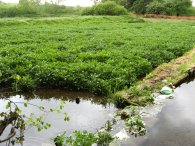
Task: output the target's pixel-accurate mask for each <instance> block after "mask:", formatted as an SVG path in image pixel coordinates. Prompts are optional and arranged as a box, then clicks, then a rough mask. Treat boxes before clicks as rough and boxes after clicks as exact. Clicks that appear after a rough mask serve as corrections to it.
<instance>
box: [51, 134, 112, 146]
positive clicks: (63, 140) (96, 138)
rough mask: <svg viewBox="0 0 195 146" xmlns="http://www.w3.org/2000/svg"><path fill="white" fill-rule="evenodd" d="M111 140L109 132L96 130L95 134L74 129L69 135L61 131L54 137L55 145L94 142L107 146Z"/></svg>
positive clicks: (85, 145)
mask: <svg viewBox="0 0 195 146" xmlns="http://www.w3.org/2000/svg"><path fill="white" fill-rule="evenodd" d="M113 140H114V138H113V137H112V136H111V135H110V133H109V132H98V133H97V135H95V134H93V133H89V132H87V131H83V132H81V131H74V132H73V134H72V135H71V136H69V137H67V136H66V134H65V133H63V134H61V135H58V136H56V137H55V138H54V142H55V145H56V146H67V145H68V146H91V145H92V144H94V143H96V144H97V145H98V146H108V145H109V143H110V142H112V141H113Z"/></svg>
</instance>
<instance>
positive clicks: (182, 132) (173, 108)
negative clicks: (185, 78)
mask: <svg viewBox="0 0 195 146" xmlns="http://www.w3.org/2000/svg"><path fill="white" fill-rule="evenodd" d="M121 145H123V146H129V145H131V146H195V81H193V82H190V83H185V84H182V85H181V86H180V87H178V88H177V89H176V93H175V98H174V99H167V101H166V102H165V106H164V107H163V108H162V111H161V112H160V113H159V114H158V116H157V120H156V122H155V124H153V126H151V127H150V126H149V127H148V134H147V135H146V136H144V137H139V138H130V139H129V140H127V141H126V142H123V143H122V144H121Z"/></svg>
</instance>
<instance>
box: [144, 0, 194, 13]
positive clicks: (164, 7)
mask: <svg viewBox="0 0 195 146" xmlns="http://www.w3.org/2000/svg"><path fill="white" fill-rule="evenodd" d="M191 6H192V2H191V0H163V1H159V0H153V1H152V2H151V3H149V4H148V5H147V8H146V13H149V14H164V15H176V16H181V15H186V14H187V13H188V12H189V8H190V7H191Z"/></svg>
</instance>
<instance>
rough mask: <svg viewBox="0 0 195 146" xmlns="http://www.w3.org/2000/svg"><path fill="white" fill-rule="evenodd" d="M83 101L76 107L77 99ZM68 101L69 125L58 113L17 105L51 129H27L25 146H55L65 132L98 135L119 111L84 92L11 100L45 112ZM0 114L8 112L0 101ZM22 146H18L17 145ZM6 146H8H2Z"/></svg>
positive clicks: (42, 93) (43, 92) (57, 92)
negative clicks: (63, 101)
mask: <svg viewBox="0 0 195 146" xmlns="http://www.w3.org/2000/svg"><path fill="white" fill-rule="evenodd" d="M77 97H78V98H80V103H79V104H77V103H76V101H75V99H76V98H77ZM59 99H61V100H65V101H66V104H65V105H64V108H63V110H62V113H64V112H67V113H68V116H69V118H70V121H69V122H64V115H63V114H57V113H56V112H53V113H51V112H42V111H40V110H39V109H38V108H37V107H35V106H30V105H28V107H27V108H26V107H24V106H23V104H18V105H19V107H20V108H21V109H22V111H23V112H24V113H25V114H26V115H29V114H30V113H34V114H35V116H43V117H44V120H45V121H47V122H49V123H50V124H51V125H52V126H51V128H49V129H48V130H43V131H41V132H37V130H36V129H35V128H33V127H31V126H27V127H26V130H25V141H24V142H23V145H24V146H52V145H54V144H53V141H52V140H51V138H54V137H55V136H56V135H57V134H59V133H63V132H64V131H66V133H67V134H70V133H71V132H73V131H74V130H87V131H89V132H96V131H97V130H98V129H100V128H101V127H102V126H104V124H105V123H106V122H107V120H110V119H111V118H112V116H113V114H114V111H115V110H116V108H115V107H114V106H113V105H103V104H102V103H101V102H102V98H101V97H98V96H94V95H92V94H89V93H83V92H64V91H60V90H41V91H38V92H36V93H34V95H29V94H26V95H24V94H23V95H11V100H12V101H15V102H24V101H26V100H28V101H29V103H31V104H34V105H38V106H44V107H45V108H46V109H47V108H48V109H50V108H53V109H56V108H58V107H59V105H60V100H59ZM0 102H1V104H0V111H1V112H2V111H4V110H5V105H6V102H5V101H2V100H0ZM18 145H19V144H18ZM0 146H5V143H3V144H0Z"/></svg>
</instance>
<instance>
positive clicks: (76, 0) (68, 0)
mask: <svg viewBox="0 0 195 146" xmlns="http://www.w3.org/2000/svg"><path fill="white" fill-rule="evenodd" d="M1 1H2V2H7V3H18V2H19V0H1ZM42 1H43V2H44V1H45V0H42ZM47 1H50V0H47ZM64 4H65V5H66V6H78V5H79V6H91V5H93V0H65V2H64Z"/></svg>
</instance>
